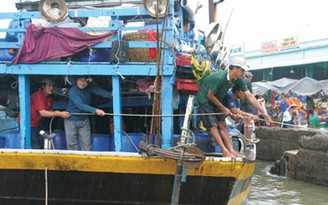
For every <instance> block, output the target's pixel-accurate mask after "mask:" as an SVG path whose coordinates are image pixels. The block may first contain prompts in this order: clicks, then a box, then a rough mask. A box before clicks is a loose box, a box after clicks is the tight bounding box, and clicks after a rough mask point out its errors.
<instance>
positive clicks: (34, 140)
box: [18, 79, 70, 149]
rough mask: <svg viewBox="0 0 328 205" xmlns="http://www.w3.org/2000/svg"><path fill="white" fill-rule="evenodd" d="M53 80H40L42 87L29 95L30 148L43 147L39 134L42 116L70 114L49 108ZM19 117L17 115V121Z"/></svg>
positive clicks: (65, 116)
mask: <svg viewBox="0 0 328 205" xmlns="http://www.w3.org/2000/svg"><path fill="white" fill-rule="evenodd" d="M53 92H54V81H52V80H51V79H43V80H42V89H41V90H38V91H35V92H34V93H33V94H32V95H31V97H30V106H31V109H30V113H31V120H30V121H31V124H30V126H31V146H32V149H43V148H44V139H43V137H42V136H41V135H40V134H39V132H40V129H41V118H42V117H62V118H68V117H69V116H70V114H69V113H68V112H66V111H58V110H51V108H52V103H53V96H52V94H53ZM19 121H20V118H19V116H18V122H19Z"/></svg>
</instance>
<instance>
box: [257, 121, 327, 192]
mask: <svg viewBox="0 0 328 205" xmlns="http://www.w3.org/2000/svg"><path fill="white" fill-rule="evenodd" d="M256 137H257V138H259V139H260V140H261V141H260V142H259V143H258V144H257V159H260V160H264V161H273V162H275V165H274V167H272V168H271V172H272V173H274V174H278V175H282V176H288V177H290V178H293V179H296V180H301V181H305V182H310V183H315V184H320V185H325V186H328V174H326V173H328V133H321V132H320V130H318V131H317V132H316V131H308V130H300V129H280V128H275V127H260V128H258V129H257V130H256Z"/></svg>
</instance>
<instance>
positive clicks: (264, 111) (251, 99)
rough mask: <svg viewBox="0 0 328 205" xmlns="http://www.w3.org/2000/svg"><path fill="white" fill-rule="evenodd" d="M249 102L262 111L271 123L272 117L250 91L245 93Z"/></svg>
mask: <svg viewBox="0 0 328 205" xmlns="http://www.w3.org/2000/svg"><path fill="white" fill-rule="evenodd" d="M244 94H245V96H246V98H247V100H248V102H249V103H251V104H252V105H253V106H254V107H255V108H256V109H257V110H258V111H260V112H261V113H262V115H263V117H264V118H265V119H266V120H268V121H271V117H270V115H268V113H267V111H266V110H265V109H264V108H263V107H262V106H261V105H260V103H258V102H257V100H256V98H255V97H254V96H253V95H252V93H250V92H249V91H248V90H247V91H245V92H244Z"/></svg>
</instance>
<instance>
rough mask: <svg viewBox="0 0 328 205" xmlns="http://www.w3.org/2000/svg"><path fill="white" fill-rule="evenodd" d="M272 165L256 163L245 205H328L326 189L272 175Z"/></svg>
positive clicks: (261, 162) (327, 190)
mask: <svg viewBox="0 0 328 205" xmlns="http://www.w3.org/2000/svg"><path fill="white" fill-rule="evenodd" d="M272 165H273V163H269V162H263V161H257V163H256V168H255V172H254V175H253V182H252V188H251V191H250V194H249V197H248V201H247V203H246V204H247V205H272V204H274V205H278V204H289V205H327V204H328V187H325V186H319V185H315V184H311V183H305V182H301V181H296V180H293V179H289V178H287V177H281V176H276V175H272V174H270V172H269V170H270V167H271V166H272ZM327 166H328V165H327ZM322 174H328V173H322Z"/></svg>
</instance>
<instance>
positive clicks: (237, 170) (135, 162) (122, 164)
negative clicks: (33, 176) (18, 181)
mask: <svg viewBox="0 0 328 205" xmlns="http://www.w3.org/2000/svg"><path fill="white" fill-rule="evenodd" d="M0 159H1V160H0V169H20V170H44V169H46V168H47V169H48V170H58V171H81V172H105V173H106V172H112V173H129V174H159V175H161V174H164V175H175V171H176V161H175V160H172V159H164V158H154V157H152V158H148V157H139V156H138V157H134V156H130V157H128V156H95V155H77V154H59V153H19V152H1V153H0ZM254 167H255V163H254V162H243V161H215V160H206V161H204V162H203V163H202V164H201V165H200V167H199V168H196V169H188V173H187V174H188V176H210V177H233V178H235V179H244V178H249V177H251V176H252V174H253V171H254Z"/></svg>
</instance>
